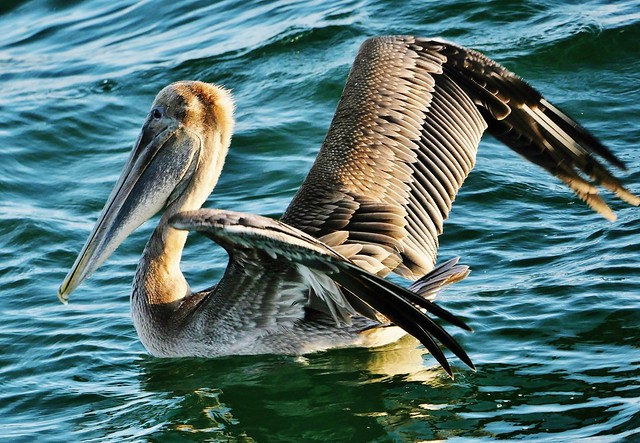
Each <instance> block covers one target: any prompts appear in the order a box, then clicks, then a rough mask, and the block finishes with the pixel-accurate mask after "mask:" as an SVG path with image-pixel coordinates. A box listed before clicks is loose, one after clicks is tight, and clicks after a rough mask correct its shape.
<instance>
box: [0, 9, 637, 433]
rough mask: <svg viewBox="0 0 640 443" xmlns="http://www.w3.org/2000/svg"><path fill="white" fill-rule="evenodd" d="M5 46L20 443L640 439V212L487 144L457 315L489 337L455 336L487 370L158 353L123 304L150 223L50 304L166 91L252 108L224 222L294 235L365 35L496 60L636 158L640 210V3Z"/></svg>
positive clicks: (14, 422)
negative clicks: (225, 91)
mask: <svg viewBox="0 0 640 443" xmlns="http://www.w3.org/2000/svg"><path fill="white" fill-rule="evenodd" d="M0 31H1V32H0V85H1V86H0V136H1V137H2V143H1V144H0V152H1V157H0V159H1V161H0V192H1V195H2V198H1V199H0V285H1V287H2V288H3V290H2V297H1V298H0V314H1V316H0V319H1V320H0V350H1V352H0V439H6V441H12V442H13V441H25V442H32V441H65V442H69V441H92V442H107V441H113V442H122V441H151V442H166V441H258V442H263V441H276V442H288V441H290V442H298V441H322V442H324V441H326V442H334V441H335V442H340V441H344V442H356V441H375V442H386V441H397V442H404V441H432V440H447V441H454V442H458V441H494V440H501V439H514V440H524V441H531V440H542V441H557V442H566V441H584V440H585V439H587V440H586V441H591V442H601V441H603V442H610V441H616V442H617V441H628V442H634V441H640V381H639V376H640V348H639V345H638V343H640V327H639V324H640V275H639V272H638V268H639V265H640V260H639V254H640V252H639V251H640V246H639V244H640V223H639V221H640V212H639V210H638V208H630V207H626V206H625V205H623V204H620V203H618V202H616V201H614V200H613V199H611V198H609V201H611V202H612V205H613V207H614V209H615V210H616V212H617V214H618V216H619V220H618V221H617V222H616V223H609V222H606V221H605V220H604V219H602V218H600V217H598V216H597V215H596V214H593V213H592V212H591V211H590V210H589V209H588V208H586V207H585V206H584V205H582V204H581V203H580V202H579V201H577V200H576V199H575V198H574V197H573V196H572V195H571V193H570V192H568V191H567V190H565V189H564V187H563V186H562V185H561V184H560V183H559V182H558V181H557V180H554V179H552V178H550V177H548V176H547V175H546V173H544V172H542V171H540V170H539V169H537V168H536V167H535V166H532V165H529V164H526V163H525V162H524V161H523V160H521V159H520V158H519V157H518V156H516V155H515V154H513V153H511V152H510V151H508V150H507V149H505V148H503V147H501V146H500V145H499V144H498V143H497V142H496V141H494V140H491V139H485V140H484V141H483V143H482V145H481V148H480V154H479V160H478V165H477V167H476V169H475V171H474V172H473V173H472V174H471V176H470V177H469V179H468V180H467V182H466V183H465V186H464V187H463V189H462V192H461V194H460V195H459V196H458V198H457V200H456V202H455V205H454V210H453V212H452V214H451V218H450V220H449V221H448V222H447V224H446V225H445V234H444V235H443V236H442V237H441V245H442V246H441V249H440V256H441V257H442V258H448V257H452V256H461V257H462V261H463V262H464V263H466V264H468V265H469V266H470V267H471V268H472V270H473V272H472V274H471V275H470V276H469V277H468V278H467V279H466V280H465V281H463V282H461V283H459V284H456V285H455V287H452V288H450V289H448V290H447V291H446V292H445V293H444V294H442V296H441V297H440V298H439V300H440V303H441V304H442V305H443V306H445V307H446V308H448V309H450V310H452V311H453V312H456V313H458V314H459V315H460V316H462V317H463V318H464V319H466V320H467V322H468V323H469V324H470V325H471V326H472V327H473V328H474V329H475V332H474V333H473V334H469V333H465V332H457V331H453V332H455V336H456V338H457V339H458V340H459V341H460V342H461V343H463V344H464V346H465V348H466V349H467V350H468V352H469V354H470V356H471V358H472V359H473V360H474V362H475V364H476V365H477V367H478V372H477V373H474V372H471V371H470V370H468V369H467V368H466V367H465V366H464V365H462V364H460V363H459V362H457V361H454V362H453V363H454V370H455V372H456V379H455V380H453V381H452V380H450V379H449V378H447V377H446V375H445V373H444V372H443V371H442V370H441V369H439V368H438V367H437V366H436V365H435V364H434V360H433V359H432V358H431V357H430V356H429V355H428V354H424V353H423V351H422V348H421V347H418V346H417V343H416V342H415V341H413V340H411V339H405V340H403V341H401V342H399V343H398V344H396V345H394V346H392V347H389V348H385V349H370V350H366V349H348V350H338V351H331V352H325V353H320V354H315V355H311V356H307V357H305V358H298V359H296V358H290V357H280V356H256V357H228V358H222V359H211V360H206V359H175V360H159V359H155V358H152V357H149V356H147V355H146V353H145V351H144V349H143V347H142V345H141V344H140V343H139V341H138V339H137V337H136V334H135V331H134V329H133V326H132V323H131V319H130V315H129V291H130V284H131V279H132V277H133V273H134V270H135V266H136V263H137V259H138V257H139V254H140V252H141V250H142V248H143V246H144V243H145V241H146V239H147V238H148V236H149V235H150V233H151V230H152V229H153V224H154V223H153V221H152V222H150V223H148V224H147V225H144V226H143V227H142V228H141V229H140V230H139V231H137V232H136V233H135V234H134V235H133V236H132V237H131V238H130V239H129V240H128V241H127V242H125V243H124V244H123V246H122V247H121V248H120V249H119V250H118V251H117V252H116V253H115V254H114V255H113V256H112V257H111V259H110V260H109V261H108V262H107V263H106V264H105V265H104V266H103V267H102V268H101V269H100V270H99V271H98V272H97V273H96V274H95V276H94V277H92V278H91V279H90V280H89V281H87V282H86V283H85V284H84V285H83V286H82V287H80V289H79V290H78V291H77V292H75V293H74V294H73V296H72V298H71V303H70V304H69V305H68V306H63V305H61V304H60V303H59V302H58V300H57V298H56V291H57V287H58V285H59V284H60V283H61V281H62V279H63V278H64V275H65V274H66V272H67V270H68V269H69V267H70V266H71V264H72V263H73V261H74V259H75V256H76V254H77V252H78V251H79V249H80V247H81V246H82V243H83V242H84V240H85V238H86V236H87V235H88V234H89V231H90V229H91V227H92V225H93V223H94V221H95V219H96V217H97V215H98V212H99V210H100V209H101V207H102V205H103V204H104V201H105V200H106V198H107V196H108V194H109V192H110V190H111V187H112V186H113V184H114V182H115V180H116V178H117V176H118V174H119V172H120V169H121V167H122V165H123V164H124V162H125V160H126V158H127V156H128V152H129V150H130V149H131V147H132V145H133V142H134V141H135V138H136V136H137V133H138V130H139V127H140V126H141V124H142V122H143V120H144V118H145V115H146V113H147V111H148V108H149V105H150V103H151V101H152V100H153V97H154V96H155V94H156V93H157V91H159V90H160V89H161V88H162V87H163V86H164V85H166V84H168V83H170V82H172V81H176V80H181V79H198V80H204V81H210V82H216V83H220V84H224V85H225V86H227V87H229V88H231V89H232V90H233V92H234V95H235V97H236V100H237V113H236V117H237V131H236V135H235V137H234V139H233V143H232V148H231V152H230V154H229V158H228V160H227V163H226V166H225V170H224V173H223V176H222V178H221V181H220V184H219V185H218V187H217V188H216V191H215V193H214V195H212V196H211V197H210V199H209V202H208V204H207V205H208V206H209V207H221V208H226V209H234V210H240V211H247V212H255V213H259V214H262V215H269V216H274V217H278V216H279V215H280V214H281V213H282V212H283V211H284V209H285V208H286V206H287V203H288V201H289V199H290V198H291V196H292V195H293V193H294V192H295V190H296V189H297V187H298V185H299V183H300V182H301V180H302V179H303V177H304V176H305V174H306V172H307V170H308V168H309V167H310V165H311V163H312V161H313V158H314V156H315V153H316V151H317V149H318V147H319V145H320V143H321V141H322V138H323V135H324V132H325V130H326V128H327V126H328V124H329V121H330V119H331V117H332V114H333V110H334V108H335V106H336V103H337V100H338V98H339V96H340V92H341V88H342V85H343V83H344V80H345V77H346V75H347V73H348V70H349V66H350V64H351V62H352V60H353V57H354V55H355V52H356V50H357V48H358V46H359V44H360V43H361V42H362V40H363V39H365V38H366V37H368V36H371V35H378V34H388V33H403V34H416V35H421V36H440V37H443V38H446V39H449V40H454V41H456V42H458V43H460V44H464V45H466V46H471V47H474V48H476V49H480V50H482V51H484V52H486V53H488V54H489V55H491V56H492V57H494V58H496V59H497V60H499V61H501V62H503V63H504V64H505V65H506V66H508V67H509V68H510V69H512V70H514V71H516V72H517V73H519V74H520V75H522V76H524V77H525V78H527V79H528V80H529V81H530V82H531V83H532V84H533V85H535V86H536V87H537V88H538V89H540V90H541V91H543V92H544V93H545V95H546V96H547V97H548V98H549V99H550V100H551V101H553V102H554V103H556V104H557V105H559V106H560V107H562V108H563V109H564V110H566V111H567V112H568V113H569V114H571V115H573V116H575V117H576V118H577V119H578V120H579V121H580V122H581V123H582V124H583V125H584V126H586V127H587V128H589V129H590V130H591V131H592V132H594V133H595V134H596V135H597V136H598V137H600V138H601V139H602V140H603V141H604V142H605V143H606V144H607V145H609V146H610V147H611V148H612V149H613V150H614V151H615V152H616V153H617V154H619V156H620V157H621V158H622V160H623V161H625V162H626V163H627V165H628V167H629V171H628V172H627V173H624V172H620V175H621V176H622V177H624V178H625V181H626V182H627V183H629V185H630V187H631V189H632V190H633V191H635V192H636V193H638V192H640V146H639V143H638V142H639V140H640V92H639V91H640V45H639V44H638V42H639V41H640V2H638V1H617V2H607V1H588V2H575V3H573V2H571V3H567V2H557V1H551V0H541V1H536V2H522V1H521V2H507V1H488V2H469V1H454V0H449V1H442V2H418V1H412V2H410V1H393V2H385V1H374V0H364V1H359V2H353V1H341V2H304V1H299V2H284V1H283V2H267V1H260V2H258V1H256V2H245V1H223V2H218V3H215V4H211V5H208V4H207V2H200V1H195V0H189V1H180V0H175V1H171V2H168V1H161V2H159V1H157V2H152V1H139V2H133V1H123V2H113V1H107V0H86V1H62V0H49V1H44V0H42V1H35V0H34V1H3V2H2V3H1V4H0ZM607 197H610V196H607ZM184 262H185V263H184V267H185V273H186V275H187V278H188V280H189V281H190V283H191V285H192V287H194V288H202V287H205V286H207V285H210V284H211V283H213V282H214V281H215V280H216V279H218V278H220V276H221V275H222V272H223V270H224V267H225V265H226V258H225V255H224V253H223V252H222V251H221V250H220V249H218V248H216V247H214V245H213V244H212V243H211V242H210V241H208V240H206V239H202V238H199V237H197V236H193V238H191V239H190V241H189V244H188V247H187V252H186V257H185V260H184ZM589 438H590V440H588V439H589Z"/></svg>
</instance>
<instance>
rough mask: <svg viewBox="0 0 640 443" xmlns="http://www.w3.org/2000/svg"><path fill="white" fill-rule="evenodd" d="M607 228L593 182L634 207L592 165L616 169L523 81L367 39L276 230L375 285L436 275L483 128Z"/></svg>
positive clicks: (434, 48) (422, 46) (405, 42)
mask: <svg viewBox="0 0 640 443" xmlns="http://www.w3.org/2000/svg"><path fill="white" fill-rule="evenodd" d="M487 128H488V130H489V132H490V133H492V134H493V135H495V136H496V137H497V138H498V139H500V140H501V141H503V142H504V143H505V144H507V145H508V146H509V147H510V148H512V149H514V150H515V151H517V152H518V153H520V154H522V155H523V156H524V157H525V158H527V159H528V160H530V161H532V162H534V163H536V164H538V165H540V166H542V167H544V168H545V169H547V170H548V171H549V172H551V173H552V174H554V175H556V176H557V177H559V178H560V179H561V180H563V181H564V182H565V183H566V184H567V185H568V186H570V187H571V188H572V189H573V190H574V191H575V192H576V193H577V194H578V195H579V196H580V197H581V198H582V199H583V200H584V201H586V202H587V203H588V204H589V205H590V206H591V207H592V208H594V209H595V210H596V211H598V212H600V213H601V214H602V215H603V216H605V217H606V218H608V219H614V218H615V215H614V214H613V213H612V212H611V210H610V209H609V207H608V206H607V205H606V204H605V203H604V201H603V200H602V199H601V198H600V197H599V195H598V194H597V189H596V186H595V184H594V183H592V182H591V181H590V180H593V182H595V183H599V184H601V185H602V186H604V187H606V188H608V189H611V190H613V191H614V192H615V193H616V194H617V195H618V196H619V197H620V198H622V199H624V200H626V201H627V202H629V203H631V204H634V205H638V204H639V203H640V200H639V199H638V198H637V197H636V196H634V195H632V194H631V193H629V192H628V191H627V190H626V189H624V187H623V186H622V185H621V184H620V182H619V181H618V180H617V179H616V178H614V177H613V176H612V175H611V174H610V173H609V171H608V170H607V169H606V168H605V167H604V166H603V165H602V164H601V163H600V162H599V161H598V160H597V159H596V157H598V156H599V157H602V158H603V159H605V160H607V161H609V162H611V163H612V164H613V165H615V166H617V167H623V165H622V163H621V162H620V161H619V160H618V159H617V158H616V157H615V156H614V155H613V154H612V153H611V152H610V151H609V150H608V149H607V148H606V147H604V146H603V145H602V144H601V143H599V142H598V141H597V140H596V139H595V138H594V137H593V136H592V135H590V134H589V133H588V132H587V131H586V130H584V129H583V128H582V127H580V126H579V125H578V124H577V123H575V122H574V121H573V120H571V119H570V118H569V117H567V116H566V115H565V114H563V113H562V112H561V111H559V110H558V109H557V108H555V107H554V106H553V105H551V104H550V103H549V102H547V101H546V100H545V99H544V98H542V96H541V95H540V94H539V93H538V92H537V91H536V90H534V89H533V88H532V87H531V86H529V85H528V84H527V83H525V82H524V81H523V80H522V79H520V78H519V77H517V76H516V75H514V74H513V73H511V72H509V71H507V70H506V69H505V68H504V67H502V66H500V65H498V64H497V63H495V62H494V61H492V60H490V59H488V58H487V57H485V56H484V55H482V54H480V53H478V52H476V51H472V50H469V49H465V48H463V47H460V46H456V45H453V44H451V43H447V42H442V41H435V40H427V39H420V38H414V37H379V38H372V39H369V40H367V41H366V42H365V43H364V44H363V45H362V47H361V48H360V51H359V53H358V55H357V57H356V60H355V62H354V64H353V67H352V69H351V73H350V74H349V78H348V79H347V83H346V86H345V89H344V91H343V93H342V98H341V100H340V103H339V104H338V108H337V110H336V114H335V116H334V118H333V121H332V123H331V126H330V128H329V131H328V133H327V136H326V138H325V140H324V142H323V145H322V148H321V149H320V152H319V154H318V158H317V160H316V162H315V163H314V165H313V167H312V168H311V170H310V172H309V174H308V176H307V178H306V179H305V181H304V183H303V184H302V186H301V187H300V190H299V191H298V193H297V194H296V195H295V197H294V199H293V201H292V202H291V204H290V206H289V207H288V209H287V211H286V212H285V214H284V215H283V217H282V220H283V221H284V222H286V223H288V224H290V225H292V226H295V227H297V228H298V229H300V230H302V231H304V232H306V233H308V234H310V235H313V236H314V237H316V238H319V239H321V240H322V241H323V242H325V243H326V244H328V245H330V246H332V247H333V248H334V249H335V250H336V251H339V252H340V253H341V254H343V255H345V256H346V257H349V258H350V259H351V260H352V261H353V262H354V263H357V264H358V265H360V266H362V267H363V268H364V269H367V270H369V271H370V272H373V273H376V274H378V275H386V274H387V273H389V272H391V271H394V272H396V273H398V274H400V275H402V276H404V277H407V278H410V279H415V278H418V277H420V276H422V275H424V274H425V273H426V272H428V271H429V270H431V269H432V268H433V265H434V263H435V260H436V253H437V248H438V235H439V234H440V233H442V229H443V222H444V220H445V219H446V218H447V216H448V214H449V211H450V209H451V205H452V202H453V200H454V198H455V196H456V194H457V192H458V189H459V188H460V186H461V185H462V183H463V181H464V179H465V178H466V176H467V174H468V173H469V171H470V170H471V169H472V168H473V166H474V163H475V158H476V151H477V147H478V143H479V140H480V137H481V136H482V133H483V132H484V131H485V129H487Z"/></svg>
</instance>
